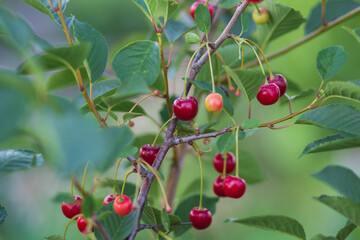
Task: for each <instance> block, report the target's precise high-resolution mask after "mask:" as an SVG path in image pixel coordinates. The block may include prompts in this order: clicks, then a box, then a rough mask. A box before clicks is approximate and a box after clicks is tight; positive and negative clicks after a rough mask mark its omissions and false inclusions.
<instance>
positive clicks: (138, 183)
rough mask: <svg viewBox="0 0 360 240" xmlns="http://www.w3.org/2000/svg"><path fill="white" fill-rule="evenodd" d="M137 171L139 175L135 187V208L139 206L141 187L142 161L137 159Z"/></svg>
mask: <svg viewBox="0 0 360 240" xmlns="http://www.w3.org/2000/svg"><path fill="white" fill-rule="evenodd" d="M136 172H137V176H136V188H135V198H134V204H133V209H136V208H137V206H136V205H137V198H138V196H139V187H140V161H137V164H136Z"/></svg>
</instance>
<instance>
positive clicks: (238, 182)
mask: <svg viewBox="0 0 360 240" xmlns="http://www.w3.org/2000/svg"><path fill="white" fill-rule="evenodd" d="M245 191H246V182H245V180H244V179H242V178H238V177H233V176H226V178H225V180H224V193H225V195H226V196H227V197H231V198H240V197H241V196H242V195H244V193H245Z"/></svg>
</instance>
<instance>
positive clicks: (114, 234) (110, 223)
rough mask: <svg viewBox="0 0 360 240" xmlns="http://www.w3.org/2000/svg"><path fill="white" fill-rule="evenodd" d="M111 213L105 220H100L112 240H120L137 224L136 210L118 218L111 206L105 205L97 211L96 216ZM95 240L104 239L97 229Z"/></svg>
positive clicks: (137, 212)
mask: <svg viewBox="0 0 360 240" xmlns="http://www.w3.org/2000/svg"><path fill="white" fill-rule="evenodd" d="M109 211H110V212H112V214H111V215H109V216H108V217H107V218H105V219H102V220H100V223H101V224H102V225H103V226H104V228H105V230H106V232H107V233H108V234H109V236H110V238H111V239H112V240H122V239H124V238H126V237H127V236H128V235H129V234H130V233H131V231H132V230H133V228H134V227H135V226H136V224H137V217H138V214H139V211H138V210H133V211H131V212H130V214H128V215H126V216H119V215H117V214H116V213H115V212H114V209H113V206H112V204H107V205H106V206H104V207H102V208H101V209H100V210H99V211H98V213H97V214H98V216H99V215H101V214H102V213H103V212H109ZM95 236H96V238H97V239H99V240H102V239H104V238H103V237H102V235H101V234H100V232H99V231H98V229H97V228H95Z"/></svg>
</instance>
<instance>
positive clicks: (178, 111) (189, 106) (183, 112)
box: [173, 97, 198, 121]
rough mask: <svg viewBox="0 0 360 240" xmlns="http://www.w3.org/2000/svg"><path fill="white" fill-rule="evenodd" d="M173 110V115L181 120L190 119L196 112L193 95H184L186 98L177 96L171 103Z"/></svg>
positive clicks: (196, 104)
mask: <svg viewBox="0 0 360 240" xmlns="http://www.w3.org/2000/svg"><path fill="white" fill-rule="evenodd" d="M173 110H174V114H175V116H176V117H177V118H178V119H180V120H182V121H190V120H192V119H193V118H194V117H196V114H197V112H198V102H197V101H196V99H195V98H193V97H186V99H183V98H181V97H180V98H178V99H176V100H175V101H174V103H173Z"/></svg>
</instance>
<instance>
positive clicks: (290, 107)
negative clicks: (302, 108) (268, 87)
mask: <svg viewBox="0 0 360 240" xmlns="http://www.w3.org/2000/svg"><path fill="white" fill-rule="evenodd" d="M284 95H285V97H286V98H287V99H289V110H290V114H293V110H292V105H291V98H290V96H289V95H287V94H286V93H285V94H284Z"/></svg>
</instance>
